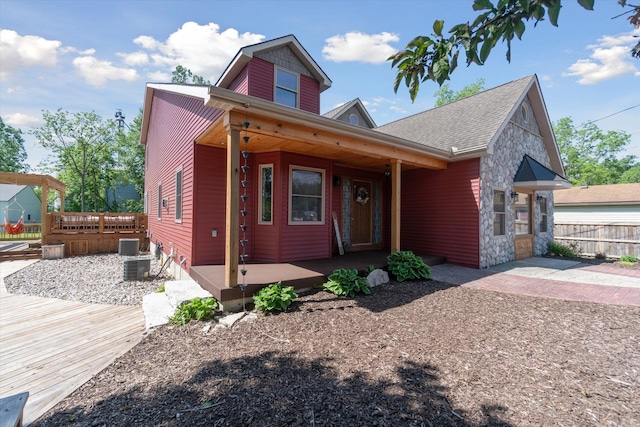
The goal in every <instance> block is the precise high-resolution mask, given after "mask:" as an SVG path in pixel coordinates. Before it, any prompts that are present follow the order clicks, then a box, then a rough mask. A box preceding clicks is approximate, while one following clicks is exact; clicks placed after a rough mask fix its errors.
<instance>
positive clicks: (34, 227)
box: [0, 222, 42, 240]
mask: <svg viewBox="0 0 640 427" xmlns="http://www.w3.org/2000/svg"><path fill="white" fill-rule="evenodd" d="M41 231H42V224H40V223H39V222H27V223H25V224H24V231H23V232H22V233H20V234H9V233H7V232H6V231H5V229H4V227H3V226H2V224H0V240H34V239H39V238H40V236H41V234H40V233H41Z"/></svg>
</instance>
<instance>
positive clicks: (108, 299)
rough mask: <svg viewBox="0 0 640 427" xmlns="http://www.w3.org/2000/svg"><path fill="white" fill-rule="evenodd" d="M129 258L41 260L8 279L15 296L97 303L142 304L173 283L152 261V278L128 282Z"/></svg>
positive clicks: (8, 287)
mask: <svg viewBox="0 0 640 427" xmlns="http://www.w3.org/2000/svg"><path fill="white" fill-rule="evenodd" d="M144 255H146V254H141V256H144ZM124 258H125V257H123V256H120V255H118V254H101V255H87V256H77V257H69V258H62V259H48V260H41V261H38V262H37V263H35V264H33V265H31V266H29V267H27V268H24V269H22V270H20V271H18V272H17V273H15V274H12V275H10V276H8V277H6V278H5V279H4V283H5V285H6V286H7V291H8V292H10V293H12V294H22V295H32V296H39V297H46V298H59V299H65V300H70V301H81V302H87V303H96V304H114V305H142V297H143V296H144V295H146V294H150V293H153V292H155V291H157V289H158V288H159V287H160V286H161V285H163V284H164V282H165V281H167V280H171V276H170V275H168V274H167V273H166V272H165V271H163V272H162V274H160V276H158V277H157V278H156V276H157V275H158V273H159V272H160V268H161V265H160V264H159V263H158V261H156V260H155V258H153V257H152V259H151V271H150V274H149V278H148V279H145V280H140V281H124V280H123V274H124V263H123V260H124Z"/></svg>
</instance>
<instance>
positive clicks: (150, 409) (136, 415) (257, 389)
mask: <svg viewBox="0 0 640 427" xmlns="http://www.w3.org/2000/svg"><path fill="white" fill-rule="evenodd" d="M185 357H188V355H185ZM336 362H339V361H336V360H331V359H315V360H311V361H309V360H304V359H302V358H300V357H298V356H297V355H296V354H295V353H286V352H285V353H281V352H265V353H262V354H260V355H259V356H255V357H249V358H237V359H230V360H226V361H224V360H211V361H210V362H209V363H207V364H206V365H205V366H202V369H201V370H200V371H199V372H197V373H196V374H195V375H194V376H193V377H191V378H185V380H184V382H182V383H180V384H173V383H166V384H163V385H162V386H159V387H155V388H150V389H143V388H142V387H141V386H138V387H136V388H132V389H126V385H124V384H123V391H122V393H120V394H116V395H111V396H109V397H107V398H105V399H103V400H94V401H93V402H94V403H93V404H91V405H89V403H90V402H84V403H85V404H86V405H77V406H72V407H62V408H61V407H60V406H58V407H56V408H54V409H53V410H52V411H51V412H50V413H49V414H48V415H47V416H46V418H43V419H40V420H38V421H37V422H36V423H34V424H32V425H34V426H54V425H55V426H59V425H74V426H92V425H136V426H178V425H190V426H253V425H260V426H263V425H264V426H267V425H268V426H309V425H311V426H359V425H367V426H405V425H407V426H409V425H418V426H468V427H471V426H508V425H509V424H507V423H505V422H503V421H501V419H500V415H501V413H502V412H503V411H504V408H501V407H496V406H483V407H482V415H481V416H480V417H479V418H481V419H482V421H481V423H479V424H470V423H468V422H467V421H465V420H466V419H467V418H468V416H467V415H468V414H465V413H464V411H462V410H459V409H455V408H454V407H452V406H451V403H450V402H449V400H448V399H447V389H446V388H444V387H443V386H442V385H441V384H440V382H439V378H438V372H437V370H436V369H435V368H434V367H433V366H430V365H428V364H419V363H414V362H407V363H404V364H403V365H402V366H400V367H399V368H398V369H397V371H396V376H395V377H394V378H389V379H385V380H375V381H372V380H370V379H368V378H367V377H366V375H365V374H363V373H361V372H354V373H351V374H348V375H346V376H344V375H342V376H341V375H340V374H339V372H338V369H339V368H337V369H336V367H333V366H336ZM337 366H339V365H337ZM90 385H91V383H89V384H88V386H90ZM85 387H86V386H85ZM80 391H81V393H89V392H90V391H91V390H90V389H89V390H82V389H81V390H80ZM474 415H475V417H476V419H478V414H474Z"/></svg>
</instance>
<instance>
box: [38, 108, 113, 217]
mask: <svg viewBox="0 0 640 427" xmlns="http://www.w3.org/2000/svg"><path fill="white" fill-rule="evenodd" d="M43 119H44V122H45V124H44V125H43V126H41V127H40V128H38V129H35V130H33V131H32V134H33V135H34V136H35V137H36V139H37V140H38V143H39V144H41V145H42V146H43V147H44V148H47V149H48V150H49V152H50V153H51V155H50V156H49V159H48V161H49V168H50V169H52V170H53V171H55V172H58V178H59V179H60V180H61V181H63V182H64V183H65V184H66V185H67V197H66V199H65V205H66V206H67V209H66V210H68V211H73V210H76V211H81V212H85V211H86V209H87V207H88V206H89V203H91V204H92V206H91V207H92V209H93V210H94V211H101V210H105V207H106V206H105V205H106V201H105V199H104V194H105V191H104V190H105V189H106V188H109V187H110V185H111V182H112V179H113V172H114V170H115V167H116V159H115V158H114V156H113V155H112V154H113V153H114V150H115V143H116V129H117V126H116V124H115V123H114V121H113V120H104V119H103V118H102V117H100V116H99V115H97V114H96V113H95V112H90V113H87V112H81V113H73V114H72V113H69V112H67V111H63V110H62V109H58V110H57V111H56V112H54V113H50V112H49V111H46V110H45V111H43Z"/></svg>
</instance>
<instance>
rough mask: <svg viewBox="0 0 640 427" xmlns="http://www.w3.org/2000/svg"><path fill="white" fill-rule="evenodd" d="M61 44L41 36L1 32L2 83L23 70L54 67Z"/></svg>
mask: <svg viewBox="0 0 640 427" xmlns="http://www.w3.org/2000/svg"><path fill="white" fill-rule="evenodd" d="M61 44H62V43H61V42H59V41H57V40H47V39H44V38H42V37H39V36H21V35H20V34H18V33H17V32H15V31H13V30H5V29H2V30H0V63H2V69H1V70H0V81H7V80H9V79H10V78H11V77H13V76H14V75H16V74H18V73H19V72H20V70H22V69H23V68H30V67H48V68H51V67H54V66H55V65H56V63H57V60H58V49H59V48H60V46H61Z"/></svg>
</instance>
